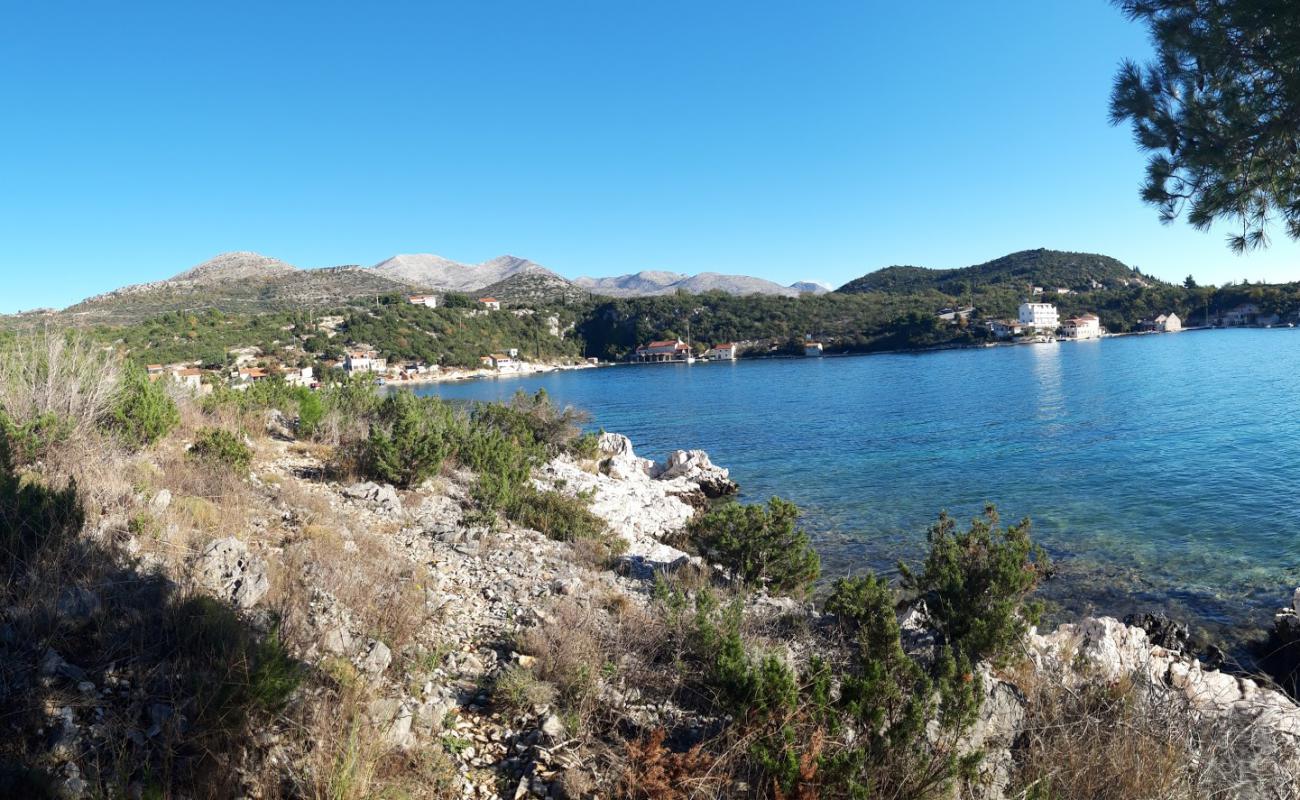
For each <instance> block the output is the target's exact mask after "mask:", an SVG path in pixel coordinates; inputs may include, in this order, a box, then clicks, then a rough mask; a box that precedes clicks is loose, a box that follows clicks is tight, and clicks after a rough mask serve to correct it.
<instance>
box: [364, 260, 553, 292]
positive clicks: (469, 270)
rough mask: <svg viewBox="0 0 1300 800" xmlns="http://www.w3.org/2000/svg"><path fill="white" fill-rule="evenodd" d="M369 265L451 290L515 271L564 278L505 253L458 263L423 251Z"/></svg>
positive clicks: (399, 277)
mask: <svg viewBox="0 0 1300 800" xmlns="http://www.w3.org/2000/svg"><path fill="white" fill-rule="evenodd" d="M372 269H373V270H374V272H375V273H376V274H377V275H380V276H382V277H384V278H388V279H389V280H393V281H398V282H399V283H405V284H408V285H410V286H419V287H421V288H425V289H442V290H444V291H451V292H474V291H478V290H479V289H482V288H484V287H487V286H491V285H493V284H495V283H499V282H501V281H504V280H505V279H507V278H510V277H513V276H515V275H525V274H529V275H546V276H550V277H553V278H556V279H558V280H561V281H564V280H565V279H564V278H561V277H560V276H559V275H556V274H555V273H554V272H551V271H550V270H549V269H547V268H546V267H543V266H541V265H540V264H534V263H533V262H531V261H529V260H528V259H526V258H519V257H518V256H509V255H507V256H498V257H497V258H494V259H491V260H490V261H484V262H483V263H482V264H461V263H459V262H456V261H452V260H451V259H447V258H443V257H442V256H435V255H431V254H426V253H420V254H415V255H398V256H393V257H392V258H389V259H386V260H384V261H381V262H379V263H378V264H376V265H375V266H374V267H372ZM565 282H566V283H567V282H568V281H565Z"/></svg>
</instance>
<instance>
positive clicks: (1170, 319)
mask: <svg viewBox="0 0 1300 800" xmlns="http://www.w3.org/2000/svg"><path fill="white" fill-rule="evenodd" d="M1138 328H1139V329H1141V330H1144V331H1156V332H1157V333H1176V332H1178V331H1181V330H1182V329H1183V321H1182V320H1181V319H1179V317H1178V315H1177V314H1175V313H1173V312H1170V313H1168V314H1161V315H1159V316H1156V317H1151V318H1150V319H1144V320H1142V321H1141V322H1140V323H1138Z"/></svg>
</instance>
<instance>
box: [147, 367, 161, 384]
mask: <svg viewBox="0 0 1300 800" xmlns="http://www.w3.org/2000/svg"><path fill="white" fill-rule="evenodd" d="M144 371H145V373H146V374H148V376H149V380H151V381H156V380H158V379H159V378H161V377H162V376H163V365H162V364H148V365H146V366H145V368H144Z"/></svg>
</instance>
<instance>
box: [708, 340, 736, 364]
mask: <svg viewBox="0 0 1300 800" xmlns="http://www.w3.org/2000/svg"><path fill="white" fill-rule="evenodd" d="M704 357H705V358H707V359H709V360H710V361H735V360H736V345H735V343H733V342H728V343H726V344H715V345H714V346H712V347H710V348H709V349H708V350H707V351H706V352H705V353H704Z"/></svg>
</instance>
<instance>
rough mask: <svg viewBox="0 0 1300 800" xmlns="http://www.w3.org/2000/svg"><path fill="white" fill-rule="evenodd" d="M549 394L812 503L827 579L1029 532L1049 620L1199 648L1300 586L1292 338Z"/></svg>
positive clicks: (580, 376)
mask: <svg viewBox="0 0 1300 800" xmlns="http://www.w3.org/2000/svg"><path fill="white" fill-rule="evenodd" d="M539 387H544V388H545V389H546V390H547V391H548V392H549V393H550V394H551V395H552V397H553V398H555V399H556V400H557V401H558V402H560V403H568V404H572V405H575V406H580V407H582V408H585V409H587V410H589V411H590V412H591V413H592V415H593V424H594V425H598V426H601V427H604V428H605V429H607V430H612V431H618V432H621V433H624V434H626V435H628V436H629V437H630V438H631V439H632V441H633V443H634V444H635V446H636V449H637V452H639V453H640V454H642V455H645V456H648V457H652V458H656V459H660V458H662V457H663V456H664V455H665V454H666V453H667V452H668V451H669V450H672V449H675V448H702V449H704V450H707V451H708V452H709V454H710V455H711V456H712V457H713V459H714V461H716V462H717V463H719V464H722V465H725V466H727V467H729V468H731V470H732V475H733V477H734V478H735V479H736V480H738V481H739V482H740V483H741V485H742V488H743V492H744V495H745V496H746V499H748V500H760V499H764V498H766V497H767V496H770V495H772V494H780V495H782V496H785V497H788V498H790V499H792V500H794V501H795V502H797V503H798V504H799V505H800V506H801V507H802V508H803V509H804V510H805V525H806V527H807V528H808V529H809V531H810V532H811V533H813V534H814V536H815V538H816V541H817V544H818V546H819V549H820V550H821V551H822V554H823V560H824V563H825V567H826V569H825V571H826V573H827V574H828V575H834V574H838V573H844V572H848V571H851V570H855V569H862V568H868V567H869V568H873V569H889V568H891V567H892V565H893V564H894V563H895V561H896V560H897V559H899V558H913V557H915V556H916V555H917V553H918V552H919V545H920V543H921V542H923V540H924V532H925V529H926V526H927V525H928V524H929V523H930V522H931V521H932V520H933V518H934V516H935V515H936V513H937V512H938V511H939V510H940V509H948V510H949V511H951V512H953V513H955V514H958V515H959V516H960V517H962V518H965V517H969V516H971V515H973V514H975V513H976V512H978V511H979V510H980V509H981V508H982V506H983V504H984V503H985V502H986V501H992V502H995V503H997V505H998V507H999V509H1000V510H1001V512H1002V514H1003V517H1004V518H1006V519H1012V518H1019V517H1023V516H1028V517H1030V518H1032V520H1033V523H1034V530H1035V533H1036V538H1037V539H1038V540H1039V541H1041V542H1042V543H1043V544H1044V545H1045V546H1046V547H1047V548H1048V550H1049V552H1050V553H1051V555H1052V556H1053V557H1054V558H1055V559H1056V560H1057V561H1058V563H1059V566H1060V567H1061V569H1060V573H1061V574H1060V577H1058V578H1057V579H1056V580H1054V581H1052V582H1051V583H1050V584H1049V586H1048V587H1047V589H1046V593H1047V594H1048V596H1049V597H1050V598H1052V599H1053V600H1054V601H1056V602H1058V603H1059V604H1060V606H1061V607H1060V611H1061V612H1069V613H1073V612H1077V611H1097V612H1104V613H1111V614H1118V615H1123V614H1125V613H1127V612H1129V611H1134V610H1147V609H1151V608H1154V607H1159V608H1164V609H1166V610H1169V611H1171V612H1173V613H1176V614H1179V615H1181V616H1182V617H1183V618H1185V619H1189V620H1191V621H1193V622H1195V623H1197V624H1199V625H1202V626H1204V627H1206V628H1208V629H1210V632H1211V633H1213V634H1218V635H1224V634H1225V632H1224V631H1223V630H1221V628H1222V626H1224V625H1225V624H1232V623H1237V622H1242V621H1251V622H1255V623H1261V624H1262V623H1263V622H1265V621H1266V620H1267V619H1268V613H1269V611H1270V610H1271V609H1272V608H1273V607H1275V606H1277V605H1281V604H1282V603H1283V602H1284V601H1285V600H1286V599H1288V598H1289V596H1290V592H1291V589H1292V588H1293V587H1295V586H1296V585H1297V584H1300V508H1297V505H1296V497H1295V494H1296V490H1297V488H1300V416H1298V412H1300V329H1297V330H1242V331H1213V332H1186V333H1182V334H1177V335H1163V336H1140V337H1125V338H1117V339H1110V340H1106V341H1093V342H1078V343H1061V344H1057V345H1033V346H1020V347H999V348H993V349H984V350H957V351H946V352H937V353H923V354H916V355H880V356H867V357H849V358H824V359H808V360H802V359H791V360H762V361H748V362H737V363H734V364H695V365H691V366H687V365H647V366H622V367H617V368H611V369H600V370H584V371H577V372H566V373H556V374H551V375H545V376H538V377H530V378H513V379H510V378H507V379H501V380H495V381H478V382H472V383H462V384H448V385H437V386H428V387H423V388H422V389H421V391H423V392H426V393H430V394H440V395H442V396H444V397H448V398H461V399H500V398H506V397H508V396H509V395H511V394H512V393H514V392H515V391H516V390H518V389H520V388H522V389H525V390H527V391H530V392H531V391H535V390H536V389H537V388H539Z"/></svg>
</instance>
